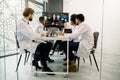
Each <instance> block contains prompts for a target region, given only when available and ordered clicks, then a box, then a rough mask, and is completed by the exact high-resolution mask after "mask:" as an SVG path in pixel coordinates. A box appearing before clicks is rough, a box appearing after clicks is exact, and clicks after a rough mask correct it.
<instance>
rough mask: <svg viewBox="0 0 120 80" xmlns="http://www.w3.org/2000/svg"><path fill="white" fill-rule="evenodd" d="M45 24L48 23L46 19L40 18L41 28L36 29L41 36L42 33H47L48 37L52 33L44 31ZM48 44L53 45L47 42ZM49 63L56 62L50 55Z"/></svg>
mask: <svg viewBox="0 0 120 80" xmlns="http://www.w3.org/2000/svg"><path fill="white" fill-rule="evenodd" d="M45 23H46V19H45V18H44V16H40V17H39V26H38V27H37V28H36V30H35V32H36V33H39V34H41V33H47V36H48V35H49V34H50V32H51V31H50V29H48V31H45V30H44V25H45ZM47 44H50V45H51V44H52V43H50V42H48V41H47ZM47 61H49V62H54V60H52V59H50V57H49V54H48V58H47Z"/></svg>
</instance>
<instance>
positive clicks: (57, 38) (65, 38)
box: [35, 36, 70, 41]
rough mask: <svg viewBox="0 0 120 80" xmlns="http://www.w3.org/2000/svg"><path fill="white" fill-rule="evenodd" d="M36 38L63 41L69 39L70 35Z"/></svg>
mask: <svg viewBox="0 0 120 80" xmlns="http://www.w3.org/2000/svg"><path fill="white" fill-rule="evenodd" d="M35 40H63V41H69V40H70V38H69V37H64V36H58V37H40V38H38V39H35Z"/></svg>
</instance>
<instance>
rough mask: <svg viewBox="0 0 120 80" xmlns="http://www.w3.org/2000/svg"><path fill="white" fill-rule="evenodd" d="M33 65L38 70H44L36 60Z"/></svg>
mask: <svg viewBox="0 0 120 80" xmlns="http://www.w3.org/2000/svg"><path fill="white" fill-rule="evenodd" d="M32 65H33V66H35V67H36V68H37V69H42V67H40V66H39V65H38V63H37V62H35V61H34V60H33V61H32Z"/></svg>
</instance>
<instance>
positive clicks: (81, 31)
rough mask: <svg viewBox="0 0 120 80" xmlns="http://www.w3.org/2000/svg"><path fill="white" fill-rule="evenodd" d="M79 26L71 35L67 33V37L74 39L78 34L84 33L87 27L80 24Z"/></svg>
mask: <svg viewBox="0 0 120 80" xmlns="http://www.w3.org/2000/svg"><path fill="white" fill-rule="evenodd" d="M80 27H81V28H79V30H78V31H77V32H75V33H72V34H71V35H69V36H68V37H69V38H71V39H76V38H78V37H79V36H80V35H82V34H84V33H86V32H87V31H88V29H89V27H88V26H80Z"/></svg>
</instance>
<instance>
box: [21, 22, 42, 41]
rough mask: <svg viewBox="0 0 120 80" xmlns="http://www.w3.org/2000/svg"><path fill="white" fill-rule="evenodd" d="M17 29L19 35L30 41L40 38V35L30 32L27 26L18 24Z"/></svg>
mask: <svg viewBox="0 0 120 80" xmlns="http://www.w3.org/2000/svg"><path fill="white" fill-rule="evenodd" d="M19 27H20V30H21V33H22V34H24V35H25V36H26V37H28V38H30V39H37V38H39V37H41V35H40V34H38V33H34V32H32V29H31V28H30V27H29V25H27V24H24V23H22V24H20V26H19Z"/></svg>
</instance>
